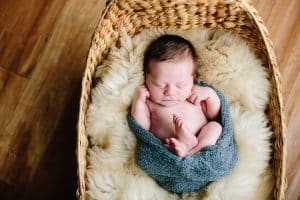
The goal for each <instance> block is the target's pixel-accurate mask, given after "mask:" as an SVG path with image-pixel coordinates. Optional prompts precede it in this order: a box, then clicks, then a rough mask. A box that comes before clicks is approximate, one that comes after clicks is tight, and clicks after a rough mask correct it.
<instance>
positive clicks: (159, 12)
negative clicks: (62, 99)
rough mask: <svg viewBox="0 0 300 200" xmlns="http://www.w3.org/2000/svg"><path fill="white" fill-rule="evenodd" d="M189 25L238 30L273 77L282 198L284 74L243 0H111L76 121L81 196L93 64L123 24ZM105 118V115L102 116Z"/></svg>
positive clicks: (276, 170)
mask: <svg viewBox="0 0 300 200" xmlns="http://www.w3.org/2000/svg"><path fill="white" fill-rule="evenodd" d="M153 27H159V28H164V29H176V30H189V29H193V28H210V29H212V28H215V29H223V30H228V31H231V32H234V33H237V34H238V35H240V36H241V37H242V38H243V39H244V40H246V41H247V42H248V45H249V46H250V47H251V49H252V50H253V51H254V52H255V54H256V56H258V57H259V58H260V59H261V60H262V62H263V66H264V67H266V68H267V71H268V73H269V76H270V82H271V85H272V86H271V92H270V101H269V104H268V108H267V111H266V114H267V117H268V119H269V121H270V123H271V127H272V132H273V136H272V141H271V143H272V149H273V152H272V159H271V161H270V165H271V168H272V172H273V176H274V179H275V181H276V182H275V184H274V188H273V197H274V199H284V192H285V188H286V181H285V125H284V117H283V108H282V97H281V86H280V75H279V71H278V65H277V63H276V58H275V55H274V50H273V47H272V43H271V41H270V38H269V35H268V31H267V29H266V27H265V26H264V24H263V21H262V19H261V18H260V17H259V16H258V14H257V11H256V10H255V9H254V8H253V7H252V6H251V5H250V4H249V3H248V2H247V1H242V0H237V1H235V0H219V1H218V0H172V1H170V0H149V1H142V0H111V1H109V2H108V4H107V7H106V9H105V10H104V12H103V14H102V17H101V19H100V22H99V25H98V27H97V28H96V30H95V32H94V36H93V40H92V43H91V46H90V50H89V54H88V58H87V65H86V70H85V73H84V77H83V81H82V94H81V100H80V113H79V122H78V143H77V159H78V160H77V161H78V191H77V197H78V199H86V198H87V197H86V167H87V161H86V156H87V148H88V146H89V141H88V138H87V133H86V123H87V121H86V118H87V110H88V106H89V104H90V100H91V90H92V85H93V83H92V81H93V76H94V73H95V69H96V67H97V66H99V65H100V64H101V63H102V62H103V60H104V59H106V57H107V54H108V52H109V51H110V48H111V47H112V46H113V45H114V44H116V43H117V42H118V40H119V37H120V29H121V28H122V29H123V30H124V29H125V31H126V32H127V33H128V34H129V35H130V36H134V35H136V34H138V33H140V32H141V31H142V30H144V29H151V28H153ZM100 118H101V116H100Z"/></svg>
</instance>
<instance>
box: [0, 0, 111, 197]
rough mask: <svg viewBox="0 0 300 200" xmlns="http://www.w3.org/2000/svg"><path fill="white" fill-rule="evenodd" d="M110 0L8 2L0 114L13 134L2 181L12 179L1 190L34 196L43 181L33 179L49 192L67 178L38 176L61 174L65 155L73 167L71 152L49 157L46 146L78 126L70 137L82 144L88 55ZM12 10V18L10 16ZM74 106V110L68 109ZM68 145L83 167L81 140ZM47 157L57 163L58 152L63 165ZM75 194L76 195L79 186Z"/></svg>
mask: <svg viewBox="0 0 300 200" xmlns="http://www.w3.org/2000/svg"><path fill="white" fill-rule="evenodd" d="M17 3H18V4H17ZM104 3H105V2H103V1H102V2H101V1H98V0H92V1H84V2H83V1H80V0H65V1H61V0H56V1H47V0H44V1H37V0H33V1H30V2H28V1H25V0H23V1H18V2H17V1H1V11H3V12H1V19H0V26H1V27H4V29H3V30H1V31H2V32H1V34H0V35H1V40H0V41H1V42H0V44H1V46H0V51H1V53H2V54H0V60H1V62H0V66H1V71H0V78H1V79H0V80H1V81H0V86H1V93H0V103H1V110H0V117H1V119H4V120H3V121H4V123H1V124H0V130H1V131H0V138H5V140H3V141H5V144H2V143H1V148H0V168H1V170H0V180H1V182H3V183H4V184H1V185H0V187H7V188H4V189H3V188H2V189H0V191H4V192H3V193H2V194H1V195H3V194H5V191H8V192H6V193H9V191H15V192H17V193H19V194H16V195H15V196H14V197H19V196H22V195H23V193H24V192H25V196H26V195H27V194H29V192H26V191H35V190H37V188H39V187H40V186H39V185H35V186H37V187H36V188H33V187H32V186H31V185H33V184H31V185H30V183H33V182H39V181H44V182H43V183H44V185H45V186H47V185H50V186H47V187H48V189H47V188H42V189H41V188H39V189H41V194H43V195H45V194H47V192H48V194H50V193H51V192H52V191H53V188H56V187H57V186H58V185H60V184H61V183H59V182H55V181H53V182H52V183H51V184H48V183H49V182H46V180H45V179H44V178H45V177H38V178H35V177H37V175H35V174H37V173H40V172H41V171H44V172H46V173H49V170H50V171H51V169H52V170H53V171H52V175H53V176H54V177H59V176H57V174H54V172H55V170H56V169H57V166H58V165H59V161H60V162H61V163H60V164H61V166H59V168H62V169H64V170H65V171H66V168H64V163H63V162H62V161H63V160H64V158H63V157H59V160H57V159H56V160H55V159H54V158H55V156H52V157H50V158H49V157H48V158H47V157H45V156H47V152H48V151H46V149H47V147H49V148H50V151H51V149H52V147H50V146H49V145H53V142H51V141H53V140H54V138H57V137H58V138H60V139H59V141H60V140H61V138H64V137H65V135H64V133H65V132H68V131H71V132H68V134H67V136H68V137H69V138H68V139H70V140H71V139H73V144H75V143H74V140H75V139H76V131H75V127H76V121H77V114H78V110H77V109H74V108H77V107H78V105H79V95H80V94H79V93H80V92H79V91H80V85H81V77H82V73H83V70H84V67H85V62H86V56H87V53H88V48H89V44H90V41H91V36H92V33H93V31H94V29H95V27H96V25H97V22H98V20H99V18H100V14H101V11H102V9H103V7H104V5H103V4H104ZM20 4H22V5H23V4H24V6H20ZM17 5H18V6H17ZM16 12H17V13H18V14H16V15H15V13H16ZM9 17H12V19H11V22H12V23H6V20H7V18H9ZM2 105H4V106H2ZM68 105H72V108H73V109H67V108H68ZM65 112H68V113H65ZM70 116H72V117H70ZM74 116H75V117H74ZM68 119H72V120H71V121H70V120H68ZM64 121H66V122H67V124H64V123H62V122H64ZM72 127H73V128H72ZM1 141H2V140H1ZM54 141H56V140H54ZM60 145H62V144H61V143H60ZM54 146H55V145H54ZM56 146H57V145H56ZM61 147H63V145H62V146H61ZM66 147H67V148H69V151H66V149H61V150H63V151H64V152H68V156H70V157H71V158H72V160H71V161H73V162H72V164H73V165H72V168H73V169H74V170H75V169H76V165H74V163H75V145H67V146H66ZM53 148H54V147H53ZM45 152H46V153H45ZM56 153H58V152H56ZM48 154H51V153H48ZM70 154H71V155H70ZM62 155H65V154H62ZM42 158H45V159H50V162H51V160H52V159H54V160H55V161H56V162H55V166H54V165H52V166H50V167H49V166H44V164H45V163H44V162H45V161H44V160H43V159H42ZM69 161H70V160H69ZM71 161H70V162H71ZM43 163H44V164H43ZM65 166H68V165H65ZM69 166H70V165H69ZM51 167H52V168H51ZM74 170H73V171H74ZM44 175H45V173H44ZM72 175H73V179H74V180H73V181H70V183H72V182H73V183H74V182H75V183H76V181H75V180H76V174H72ZM62 177H64V175H62ZM33 178H34V179H33ZM35 180H39V181H35ZM56 181H61V179H56ZM66 185H67V184H66ZM70 185H71V184H70ZM73 185H74V184H73ZM49 188H50V189H49ZM62 188H63V187H62ZM70 194H71V195H74V194H75V191H72V193H68V195H70ZM8 196H9V195H8ZM27 196H28V195H27ZM29 196H30V195H29ZM44 197H46V196H44Z"/></svg>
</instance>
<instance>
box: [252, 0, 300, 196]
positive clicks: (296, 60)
mask: <svg viewBox="0 0 300 200" xmlns="http://www.w3.org/2000/svg"><path fill="white" fill-rule="evenodd" d="M253 5H254V6H255V7H256V8H257V10H258V12H259V13H262V14H261V16H262V18H263V19H264V21H265V23H266V26H267V28H268V29H269V32H270V37H271V39H272V41H273V44H274V48H275V53H276V56H277V62H278V64H279V68H280V72H281V76H282V88H283V90H282V92H283V103H284V112H285V115H286V124H287V171H286V174H287V180H288V188H287V193H286V199H291V200H296V199H299V198H300V170H299V169H300V168H299V167H300V137H299V136H300V135H299V130H300V113H299V112H300V6H299V1H297V0H290V1H283V0H279V1H278V0H268V2H265V1H255V2H253ZM267 13H268V14H267Z"/></svg>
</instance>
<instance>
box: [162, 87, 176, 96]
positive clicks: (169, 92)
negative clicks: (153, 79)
mask: <svg viewBox="0 0 300 200" xmlns="http://www.w3.org/2000/svg"><path fill="white" fill-rule="evenodd" d="M164 94H165V95H167V96H173V95H174V94H175V88H173V87H171V86H168V87H167V88H166V90H165V92H164Z"/></svg>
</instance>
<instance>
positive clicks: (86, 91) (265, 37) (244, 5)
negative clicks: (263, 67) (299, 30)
mask: <svg viewBox="0 0 300 200" xmlns="http://www.w3.org/2000/svg"><path fill="white" fill-rule="evenodd" d="M120 1H123V2H125V1H126V0H109V1H108V2H107V4H106V8H105V9H104V11H103V12H102V15H101V18H100V20H99V22H98V24H97V27H96V29H95V31H94V33H93V36H92V38H93V40H92V42H91V44H90V48H89V53H88V59H89V58H91V56H92V54H93V53H94V52H93V51H94V50H93V49H92V47H93V45H94V44H95V40H94V38H95V36H96V34H97V30H98V29H99V28H101V26H102V25H103V21H104V18H105V16H106V15H107V14H108V13H109V12H110V9H111V8H112V7H113V5H115V4H118V2H120ZM127 1H130V0H127ZM207 2H209V0H207ZM218 2H222V0H219V1H218ZM235 3H236V4H239V6H240V9H242V10H243V11H245V12H246V14H247V15H248V17H249V18H250V19H251V20H252V21H253V23H254V24H252V25H253V26H256V27H257V30H258V31H259V33H260V35H261V36H262V42H263V43H264V44H263V45H264V46H265V48H266V51H267V56H268V58H267V60H268V63H269V64H270V65H271V67H272V69H273V70H272V75H273V76H274V77H275V83H276V84H274V85H273V87H275V89H276V92H277V99H276V101H277V102H276V103H277V104H278V105H279V109H280V111H279V112H280V126H281V127H280V130H281V135H280V136H281V140H282V147H281V148H282V152H281V155H280V156H281V159H282V163H281V165H282V166H281V167H282V168H281V173H280V181H279V182H277V183H276V187H277V188H278V192H277V193H278V194H277V198H276V199H284V195H285V190H286V187H287V184H286V177H285V169H286V148H285V146H286V145H285V143H286V125H285V116H284V112H283V102H282V92H281V78H280V73H279V67H278V64H277V62H276V56H275V53H274V49H273V45H272V42H271V40H270V38H269V34H268V31H267V28H266V27H265V25H264V23H263V20H262V19H261V18H260V16H259V15H258V13H257V11H256V10H255V8H254V7H253V6H252V5H251V4H250V3H249V2H247V1H243V0H238V1H235ZM89 66H90V63H89V60H87V63H86V68H85V72H84V77H83V80H82V91H81V98H80V112H79V120H78V124H77V128H78V132H77V133H78V134H77V137H78V142H77V149H76V154H77V164H78V169H77V175H78V179H77V180H78V189H77V198H78V199H86V194H85V193H86V185H85V176H86V174H85V173H86V166H87V164H86V161H82V158H85V159H86V149H85V150H84V151H83V152H82V151H81V150H82V148H83V147H84V148H86V147H87V146H88V141H87V138H86V137H87V136H86V134H85V133H86V109H87V107H88V104H89V103H87V102H89V101H90V92H91V87H92V76H93V74H94V70H95V67H96V66H94V68H93V67H89ZM91 69H92V70H91ZM81 162H83V163H81ZM81 164H82V165H81ZM80 166H83V167H82V168H81V167H80Z"/></svg>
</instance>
